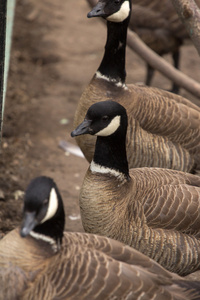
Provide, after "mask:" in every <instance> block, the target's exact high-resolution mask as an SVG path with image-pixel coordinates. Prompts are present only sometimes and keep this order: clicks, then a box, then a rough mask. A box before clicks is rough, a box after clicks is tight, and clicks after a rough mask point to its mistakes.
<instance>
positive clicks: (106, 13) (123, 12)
mask: <svg viewBox="0 0 200 300" xmlns="http://www.w3.org/2000/svg"><path fill="white" fill-rule="evenodd" d="M130 13H131V0H99V1H98V3H97V4H96V6H94V7H93V9H92V10H91V11H90V12H89V13H88V15H87V17H88V18H93V17H103V18H104V19H106V20H107V21H110V22H116V23H119V22H123V21H124V20H126V19H127V18H128V17H130Z"/></svg>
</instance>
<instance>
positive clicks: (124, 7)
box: [106, 1, 130, 23]
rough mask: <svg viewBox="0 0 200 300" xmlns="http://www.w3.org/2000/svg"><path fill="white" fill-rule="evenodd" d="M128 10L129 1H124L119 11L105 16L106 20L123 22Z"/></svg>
mask: <svg viewBox="0 0 200 300" xmlns="http://www.w3.org/2000/svg"><path fill="white" fill-rule="evenodd" d="M129 12H130V5H129V1H124V3H123V4H122V6H121V8H120V10H119V11H117V12H116V13H114V14H112V15H110V16H109V17H107V18H106V20H108V21H111V22H117V23H118V22H123V21H124V20H125V19H126V18H127V17H128V15H129Z"/></svg>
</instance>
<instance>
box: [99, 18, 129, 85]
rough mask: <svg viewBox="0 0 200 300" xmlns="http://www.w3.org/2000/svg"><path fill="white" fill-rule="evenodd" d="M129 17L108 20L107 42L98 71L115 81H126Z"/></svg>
mask: <svg viewBox="0 0 200 300" xmlns="http://www.w3.org/2000/svg"><path fill="white" fill-rule="evenodd" d="M128 23H129V18H127V19H126V20H124V21H123V22H120V23H115V22H110V21H107V42H106V46H105V52H104V57H103V59H102V62H101V64H100V66H99V68H98V71H99V72H100V73H101V74H102V75H104V76H106V77H108V78H109V79H110V80H112V81H115V82H122V83H124V82H125V79H126V69H125V56H126V38H127V27H128Z"/></svg>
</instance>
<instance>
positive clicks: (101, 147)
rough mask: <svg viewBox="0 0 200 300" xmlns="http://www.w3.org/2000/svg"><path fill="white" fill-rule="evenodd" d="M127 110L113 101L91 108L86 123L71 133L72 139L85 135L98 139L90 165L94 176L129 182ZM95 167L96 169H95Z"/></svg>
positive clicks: (94, 105)
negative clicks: (96, 174)
mask: <svg viewBox="0 0 200 300" xmlns="http://www.w3.org/2000/svg"><path fill="white" fill-rule="evenodd" d="M127 122H128V120H127V113H126V109H125V108H124V107H123V106H122V105H120V104H119V103H117V102H115V101H111V100H107V101H102V102H97V103H95V104H93V105H92V106H90V108H89V109H88V111H87V114H86V117H85V119H84V121H83V122H82V123H81V124H80V125H79V126H78V127H77V128H76V129H75V130H74V131H72V133H71V136H72V137H75V136H79V135H82V134H91V135H96V136H97V140H96V145H95V152H94V157H93V160H92V162H91V165H90V169H91V171H92V172H93V171H94V169H95V172H103V173H109V174H114V175H115V177H116V176H117V177H118V178H121V179H122V180H124V178H126V179H128V180H129V170H128V161H127V156H126V131H127ZM94 166H95V168H94Z"/></svg>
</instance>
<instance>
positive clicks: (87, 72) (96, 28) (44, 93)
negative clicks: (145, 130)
mask: <svg viewBox="0 0 200 300" xmlns="http://www.w3.org/2000/svg"><path fill="white" fill-rule="evenodd" d="M89 10H90V8H89V6H88V4H87V2H86V0H85V1H83V0H76V1H74V0H67V1H62V0H57V1H54V0H43V1H39V0H18V1H17V6H16V15H15V23H14V33H13V45H12V52H11V62H10V73H9V80H8V90H7V99H6V109H5V115H4V130H3V140H2V150H1V154H0V237H1V236H3V235H4V234H5V233H6V232H8V231H9V230H11V229H12V228H13V227H15V226H17V225H18V224H19V222H20V220H21V210H22V203H23V201H22V199H23V197H22V196H21V193H20V192H19V191H24V189H25V188H26V186H27V184H28V183H29V181H30V180H31V179H32V178H33V177H35V176H38V175H48V176H51V177H53V178H54V179H55V181H56V182H57V184H58V187H59V189H60V191H61V194H62V196H63V199H64V202H65V210H66V230H72V231H82V230H83V229H82V226H81V220H80V216H79V205H78V196H79V189H80V185H81V183H82V180H83V176H84V174H85V172H86V169H87V167H88V163H87V162H86V161H85V159H83V158H79V157H76V156H73V155H71V154H70V155H68V156H66V155H65V153H64V151H63V150H61V149H60V148H59V147H58V144H59V141H60V140H67V141H69V142H72V143H74V144H75V141H74V140H73V139H72V138H71V137H70V132H71V131H72V129H73V118H74V113H75V110H76V106H77V103H78V101H79V98H80V95H81V93H82V91H83V89H84V88H85V86H86V85H87V83H88V82H89V80H90V79H91V77H92V75H93V74H94V72H95V71H96V69H97V67H98V66H99V63H100V61H101V58H102V55H103V51H104V44H105V39H106V28H105V25H104V24H103V23H102V22H101V21H100V20H99V19H91V20H88V19H87V17H86V15H87V12H88V11H89ZM166 59H167V60H170V61H171V58H170V56H168V57H166ZM181 70H182V71H183V72H184V73H186V74H188V75H189V76H191V77H193V78H194V79H196V80H198V79H199V78H200V70H199V57H198V55H197V52H196V50H195V49H194V47H193V46H192V45H190V44H188V45H186V46H184V47H183V48H182V61H181ZM127 74H128V75H127V82H138V81H143V80H144V77H145V64H144V62H143V61H142V60H141V59H140V58H139V57H138V56H136V55H135V54H134V53H133V52H131V51H130V50H129V49H127ZM153 84H154V85H155V86H158V87H160V88H164V89H169V88H170V86H171V83H170V82H169V81H168V80H167V79H165V78H164V77H163V76H161V75H160V74H158V73H156V76H155V79H154V82H153ZM181 94H182V95H184V96H186V97H188V98H189V99H191V100H192V101H194V102H196V103H199V102H198V100H197V99H196V98H195V97H193V96H191V95H190V94H188V93H187V92H185V91H184V90H181ZM63 119H64V120H66V121H67V124H65V125H62V124H61V120H63ZM1 192H2V193H3V195H2V196H1Z"/></svg>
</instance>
